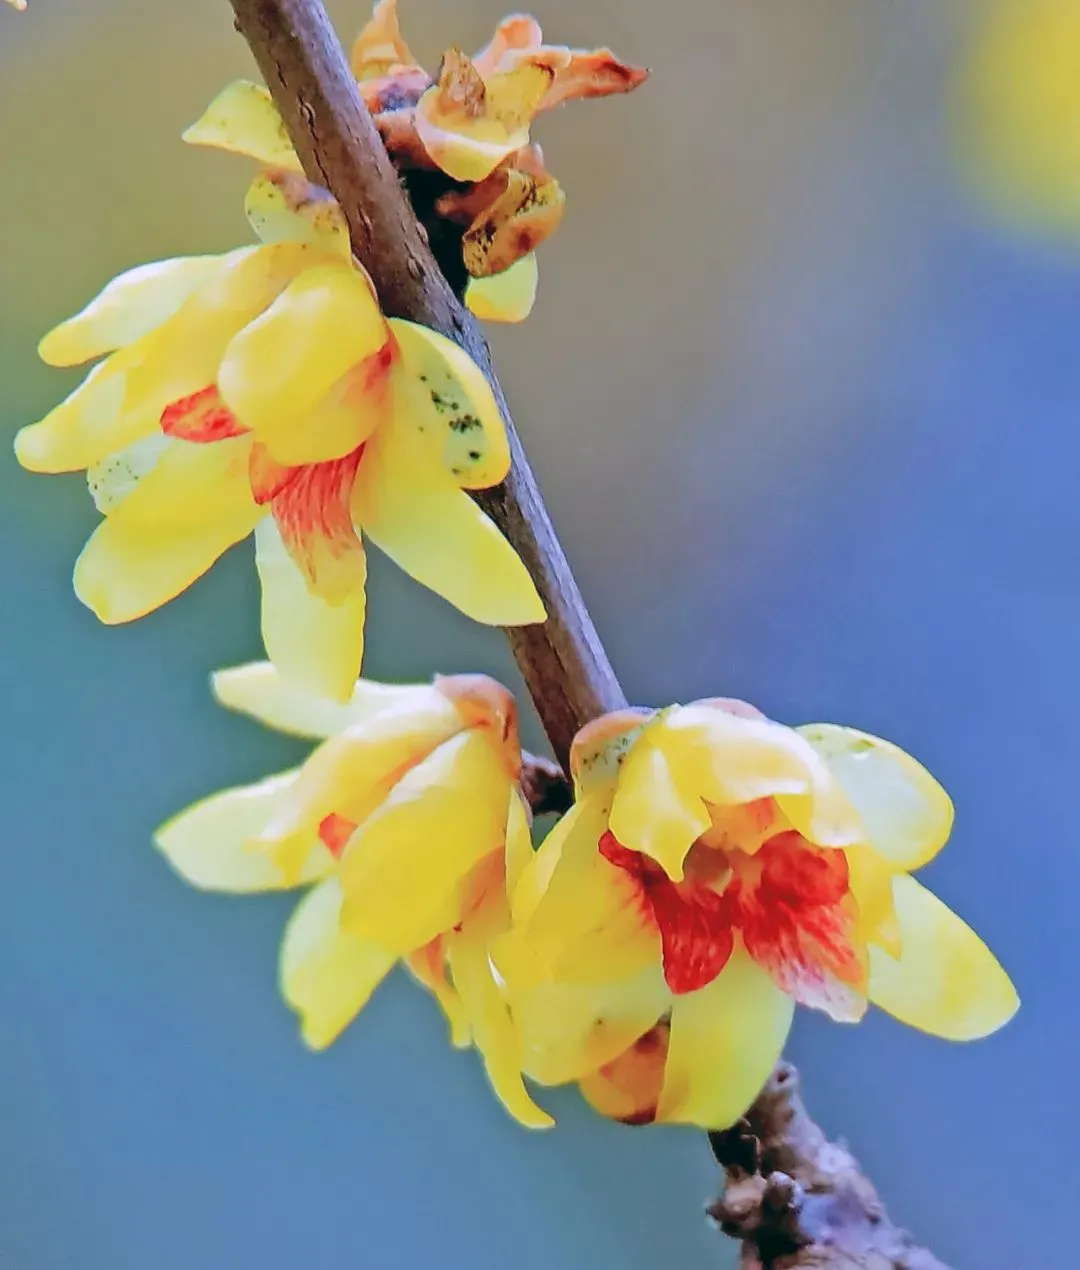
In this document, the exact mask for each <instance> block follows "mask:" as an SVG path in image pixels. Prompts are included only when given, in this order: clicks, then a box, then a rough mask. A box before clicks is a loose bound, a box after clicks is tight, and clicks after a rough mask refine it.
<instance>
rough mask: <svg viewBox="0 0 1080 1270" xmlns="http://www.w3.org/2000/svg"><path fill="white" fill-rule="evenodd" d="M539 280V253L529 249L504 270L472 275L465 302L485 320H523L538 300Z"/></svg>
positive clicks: (474, 312)
mask: <svg viewBox="0 0 1080 1270" xmlns="http://www.w3.org/2000/svg"><path fill="white" fill-rule="evenodd" d="M539 280H540V271H539V269H538V268H537V263H536V254H535V253H534V252H531V251H530V252H529V254H528V255H527V256H522V258H521V259H520V260H518V261H516V262H515V263H514V264H512V265H511V266H510V268H509V269H504V270H503V271H502V273H496V274H492V276H491V277H490V278H470V279H469V282H468V285H467V286H466V287H465V305H466V307H467V308H468V309H469V311H470V312H471V313H472V314H473V315H474V316H475V317H478V318H479V319H480V320H481V321H482V322H524V321H525V319H526V318H527V317H528V316H529V314H530V313H531V312H532V309H533V305H534V304H535V303H536V287H537V284H538V282H539Z"/></svg>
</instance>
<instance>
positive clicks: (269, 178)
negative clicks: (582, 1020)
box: [244, 168, 352, 260]
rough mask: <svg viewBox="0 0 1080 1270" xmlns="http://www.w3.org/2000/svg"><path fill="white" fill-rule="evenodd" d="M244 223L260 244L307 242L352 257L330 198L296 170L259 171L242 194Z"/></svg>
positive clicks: (342, 216)
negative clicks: (248, 225) (243, 195)
mask: <svg viewBox="0 0 1080 1270" xmlns="http://www.w3.org/2000/svg"><path fill="white" fill-rule="evenodd" d="M244 212H245V213H246V215H247V218H248V223H249V224H250V225H251V228H252V229H253V230H254V231H255V233H256V234H257V235H258V236H259V238H260V239H261V241H262V242H264V243H276V242H298V243H309V244H310V245H311V246H313V247H317V248H319V249H320V250H321V251H325V252H326V253H327V254H329V255H337V256H342V257H344V259H346V260H351V259H352V244H351V243H350V241H349V226H348V223H347V221H346V220H345V214H344V212H342V210H341V208H340V207H339V206H338V203H337V201H336V200H335V199H334V197H333V196H332V195H331V194H330V193H329V192H328V191H326V190H324V189H323V188H322V186H320V185H314V184H313V183H312V182H311V181H309V180H308V179H307V177H305V176H302V175H300V173H298V172H282V171H281V170H280V169H277V168H274V169H270V170H269V171H263V172H259V173H258V174H257V175H256V177H255V179H254V180H253V181H252V182H251V184H250V185H249V186H248V192H247V194H246V195H245V197H244Z"/></svg>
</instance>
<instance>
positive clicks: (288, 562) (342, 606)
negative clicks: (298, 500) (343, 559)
mask: <svg viewBox="0 0 1080 1270" xmlns="http://www.w3.org/2000/svg"><path fill="white" fill-rule="evenodd" d="M361 558H362V553H361ZM255 563H256V565H257V567H258V570H259V581H260V583H261V584H262V635H263V643H264V644H265V645H266V652H267V655H268V656H269V657H270V660H271V661H272V662H273V663H274V665H275V666H276V667H277V668H278V670H279V671H280V672H281V674H282V676H283V677H284V678H285V679H286V680H288V681H290V682H291V683H293V684H295V685H296V687H297V688H299V689H301V690H303V691H304V692H307V693H310V694H312V695H313V696H315V697H326V698H329V700H331V701H336V702H340V703H341V704H343V705H344V704H346V703H348V702H349V701H350V700H351V699H352V695H353V692H354V690H355V687H356V680H357V677H358V675H359V674H360V664H361V661H362V660H363V655H364V612H365V609H366V607H367V603H366V595H365V591H364V587H363V585H362V584H361V585H359V586H357V587H356V588H355V589H354V590H353V591H352V592H351V593H350V594H349V595H348V596H347V597H346V598H345V599H344V600H343V601H342V602H341V603H338V604H331V603H330V602H329V601H328V600H325V599H323V598H322V596H319V595H314V594H312V592H311V590H310V589H309V588H308V585H307V582H306V580H305V578H304V575H303V574H302V573H301V572H300V570H299V569H298V568H297V566H296V564H295V562H294V561H293V558H292V556H290V555H289V553H288V552H287V551H286V550H285V547H284V544H283V543H282V541H281V534H280V533H279V532H278V528H277V525H276V523H275V522H274V519H273V517H272V516H267V517H266V518H265V519H264V520H262V521H261V522H260V523H259V525H258V527H257V528H256V531H255Z"/></svg>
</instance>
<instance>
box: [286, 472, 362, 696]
mask: <svg viewBox="0 0 1080 1270" xmlns="http://www.w3.org/2000/svg"><path fill="white" fill-rule="evenodd" d="M361 454H362V452H361V451H360V450H354V451H353V452H352V453H351V454H347V455H345V457H344V458H341V459H333V460H331V461H330V462H328V463H311V464H307V465H305V466H304V467H296V468H292V469H291V474H290V477H289V480H288V481H287V482H286V483H285V484H284V486H283V487H282V488H281V489H280V490H279V491H278V492H277V493H276V494H275V495H274V499H273V502H272V503H271V508H272V509H273V513H274V520H275V521H276V523H277V527H278V532H279V533H280V535H281V541H282V543H283V544H284V546H285V550H286V551H288V553H289V555H290V556H292V558H293V561H294V562H295V564H296V566H297V567H298V568H299V570H300V572H301V573H302V574H303V575H304V578H305V579H306V581H307V584H308V588H309V590H310V591H311V592H312V594H313V595H315V596H316V597H317V598H319V599H322V600H326V601H327V602H328V603H329V604H331V605H334V604H344V603H345V602H346V601H347V600H348V599H349V598H350V597H352V596H354V595H355V593H356V592H357V590H360V591H363V589H364V580H365V578H366V577H367V564H366V561H365V557H364V548H363V546H362V544H361V542H360V536H359V534H358V533H357V532H356V529H355V527H354V525H353V521H352V512H351V510H350V502H351V498H352V490H353V485H354V483H355V481H356V472H357V469H358V468H359V466H360V462H361ZM357 673H359V669H358V671H357ZM355 679H356V675H355V674H354V675H353V676H352V677H351V679H350V680H348V691H351V690H352V688H351V685H352V683H353V681H355ZM342 690H344V685H343V687H342Z"/></svg>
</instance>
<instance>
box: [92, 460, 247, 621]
mask: <svg viewBox="0 0 1080 1270" xmlns="http://www.w3.org/2000/svg"><path fill="white" fill-rule="evenodd" d="M247 444H248V443H247V441H246V440H245V438H243V437H238V438H236V439H235V440H232V441H222V442H220V443H219V444H217V445H207V446H201V445H200V446H195V445H189V444H188V443H186V442H183V441H176V442H173V443H172V445H171V446H170V448H169V449H168V450H166V451H165V452H164V453H163V454H162V455H161V457H160V459H159V460H158V462H157V465H156V466H155V467H154V469H153V470H152V471H151V472H149V473H148V474H147V475H146V476H145V477H144V478H143V479H142V480H141V481H140V482H139V484H138V485H137V486H136V488H135V489H134V490H133V491H132V492H131V493H130V494H129V495H128V496H127V498H125V499H124V500H123V501H122V502H121V503H120V504H119V505H118V506H117V507H116V508H115V510H114V511H112V512H111V513H110V514H109V515H108V516H107V517H106V518H105V520H104V521H103V522H102V523H101V524H100V525H99V526H98V528H97V529H96V530H95V531H94V533H93V534H92V535H91V537H90V541H89V542H88V543H87V544H86V546H85V547H84V548H83V550H82V554H81V555H80V556H79V559H78V561H77V562H76V564H75V592H76V594H77V595H78V597H79V599H80V600H82V602H83V603H84V604H85V605H87V607H88V608H91V609H93V611H94V612H95V613H96V614H97V616H98V617H99V618H100V619H101V620H102V621H103V622H106V623H108V624H109V625H113V624H115V623H118V622H130V621H132V620H133V619H134V618H137V617H142V616H144V615H145V614H146V613H149V612H151V611H152V610H153V609H156V608H158V607H160V606H161V605H162V604H165V603H166V602H167V601H168V600H171V599H173V597H174V596H177V595H179V594H180V592H181V591H183V590H185V589H186V588H187V587H189V586H190V585H191V583H192V582H194V581H195V580H196V578H199V577H201V576H202V574H204V573H205V572H206V570H207V569H209V568H210V566H211V565H212V564H213V563H214V561H215V560H217V558H218V557H219V556H220V555H222V554H223V553H224V552H225V551H227V550H228V548H229V547H231V546H233V545H234V544H235V543H237V542H240V541H242V540H243V539H244V538H246V537H247V536H248V534H250V533H251V531H252V530H253V529H254V528H255V525H256V524H257V523H258V521H259V520H260V519H261V517H262V515H263V513H262V511H261V510H260V508H259V507H257V506H256V504H255V501H254V499H253V498H252V497H251V492H250V490H249V489H248V486H247V481H246V480H245V479H244V471H245V468H246V465H247ZM236 447H239V449H237V448H236Z"/></svg>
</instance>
